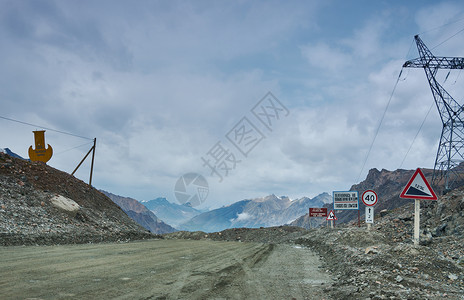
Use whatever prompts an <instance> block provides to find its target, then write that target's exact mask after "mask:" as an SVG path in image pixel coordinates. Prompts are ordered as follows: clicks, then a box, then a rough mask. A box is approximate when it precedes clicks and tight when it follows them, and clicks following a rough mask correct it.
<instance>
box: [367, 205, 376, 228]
mask: <svg viewBox="0 0 464 300" xmlns="http://www.w3.org/2000/svg"><path fill="white" fill-rule="evenodd" d="M366 223H371V224H372V223H374V207H373V206H366Z"/></svg>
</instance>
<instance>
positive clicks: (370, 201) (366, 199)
mask: <svg viewBox="0 0 464 300" xmlns="http://www.w3.org/2000/svg"><path fill="white" fill-rule="evenodd" d="M378 198H379V197H377V194H376V193H375V192H374V191H373V190H367V191H365V192H364V193H363V194H362V197H361V200H362V202H363V203H364V204H365V205H366V206H374V205H375V204H376V203H377V199H378Z"/></svg>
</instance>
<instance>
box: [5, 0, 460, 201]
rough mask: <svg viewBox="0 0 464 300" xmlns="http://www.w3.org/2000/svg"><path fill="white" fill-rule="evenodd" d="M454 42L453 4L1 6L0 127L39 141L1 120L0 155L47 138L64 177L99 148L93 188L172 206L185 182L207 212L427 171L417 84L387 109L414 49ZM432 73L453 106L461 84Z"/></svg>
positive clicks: (453, 51)
mask: <svg viewBox="0 0 464 300" xmlns="http://www.w3.org/2000/svg"><path fill="white" fill-rule="evenodd" d="M463 28H464V5H463V3H462V1H343V0H339V1H330V0H329V1H327V0H321V1H66V0H64V1H40V0H36V1H17V0H14V1H6V0H0V45H1V46H0V55H1V56H0V57H1V59H0V87H1V88H0V101H1V108H2V109H1V111H0V116H1V117H3V118H10V119H14V120H19V121H22V122H27V123H30V124H34V125H35V126H29V125H25V124H22V123H17V122H13V121H9V120H5V119H0V126H1V128H2V130H1V136H0V137H1V139H0V147H9V148H10V149H12V150H13V151H14V152H16V153H18V154H19V155H22V156H24V157H28V154H27V149H28V148H29V146H30V145H33V144H34V139H33V134H32V131H33V130H36V129H41V128H47V131H46V136H45V139H46V142H47V143H49V144H50V145H51V146H52V147H53V150H54V156H53V157H52V159H51V160H50V161H49V162H48V164H49V165H51V166H53V167H55V168H58V169H60V170H63V171H66V172H72V170H73V169H74V168H75V166H76V165H77V164H78V163H79V161H80V160H81V159H82V158H83V156H84V155H85V154H86V153H87V151H88V150H89V149H90V147H91V145H92V139H93V138H94V137H96V138H97V149H96V157H95V170H94V175H93V182H92V183H93V185H94V186H95V187H96V188H99V189H104V190H107V191H110V192H112V193H115V194H119V195H122V196H128V197H133V198H136V199H138V200H150V199H154V198H156V197H166V198H168V200H170V201H172V202H176V198H175V196H174V187H175V184H176V181H177V180H178V178H179V177H180V176H182V175H183V174H186V173H191V172H193V173H196V174H200V175H202V176H204V178H205V179H206V180H207V182H208V184H209V194H208V197H207V199H206V201H205V202H204V203H203V204H202V205H201V206H200V207H202V208H205V207H207V208H216V207H219V206H222V205H226V204H230V203H232V202H235V201H238V200H241V199H244V198H254V197H262V196H265V195H268V194H271V193H274V194H276V195H279V196H280V195H288V196H289V197H290V198H292V199H294V198H298V197H302V196H309V197H313V196H315V195H317V194H319V193H322V192H329V193H330V192H332V191H334V190H347V189H349V188H350V187H351V185H352V184H355V183H357V182H359V181H361V180H363V179H364V178H365V177H366V175H367V173H368V171H369V169H371V168H377V169H379V170H380V169H387V170H395V169H398V168H400V167H401V168H403V169H415V168H417V167H428V168H433V164H434V160H435V155H436V151H437V144H438V139H439V137H440V131H441V123H440V118H439V115H438V111H437V109H436V108H435V107H434V106H432V109H431V110H430V113H429V114H428V116H427V113H428V111H429V109H430V107H431V105H434V102H433V98H432V94H431V92H430V88H429V87H428V83H427V80H426V78H425V74H424V72H423V70H420V69H404V70H403V72H402V75H401V77H400V80H399V81H398V84H397V87H396V90H395V91H394V93H393V97H392V98H391V99H390V96H391V95H392V91H393V88H394V86H395V84H396V82H397V79H398V75H399V73H400V71H401V69H402V65H403V63H404V62H405V61H406V60H408V59H412V58H415V57H417V56H418V54H417V48H416V46H415V44H414V42H413V37H414V35H415V34H420V37H421V38H422V39H423V41H424V42H425V44H426V45H428V46H429V49H431V50H432V52H433V53H434V54H436V55H438V56H464V32H460V33H458V32H459V31H460V30H462V29H463ZM456 33H458V34H457V35H455V34H456ZM442 72H443V73H439V76H441V77H440V80H441V81H440V82H441V83H443V85H444V86H445V88H446V89H447V90H448V91H449V92H450V94H451V95H452V96H454V98H455V99H456V100H458V101H461V100H463V95H464V89H463V84H462V83H463V82H464V81H463V80H464V74H461V73H460V72H459V71H452V72H451V73H450V75H448V71H442ZM447 76H448V78H447V79H446V80H445V78H446V77H447ZM268 92H271V93H272V95H273V96H274V97H272V96H271V95H270V94H268ZM266 95H268V97H265V96H266ZM263 97H265V98H263ZM387 105H388V109H387V110H386V107H387ZM384 113H385V115H384ZM382 116H384V117H383V118H382ZM426 116H427V118H425V117H426ZM424 119H425V122H424V124H423V126H422V129H421V131H420V132H419V134H417V133H418V130H419V127H420V126H421V124H422V122H423V121H424ZM381 120H382V123H381V126H380V127H379V124H380V122H381ZM262 121H264V122H262ZM266 122H267V123H266ZM51 129H54V130H58V131H62V132H66V133H72V134H74V135H77V136H81V137H77V136H72V135H67V134H63V133H60V132H56V131H53V130H51ZM377 130H378V135H377V136H376V132H377ZM416 135H417V137H416ZM374 136H376V139H375V141H374V143H373V144H372V142H373V140H374ZM82 137H86V138H88V139H85V138H82ZM415 137H416V138H415ZM413 141H414V143H412V142H413ZM371 145H372V149H371V151H369V149H370V147H371ZM240 147H242V149H241V150H242V151H240V150H239V148H240ZM243 147H244V148H243ZM410 147H411V148H410ZM409 148H410V151H409V152H408V149H409ZM368 153H369V155H368ZM406 154H407V155H406ZM205 161H208V162H209V165H208V164H206V163H205ZM89 169H90V161H89V160H87V161H86V162H85V163H84V164H83V165H82V167H81V168H80V170H79V171H78V172H77V173H76V176H77V177H78V178H80V179H82V180H84V181H88V177H89ZM213 170H215V171H216V172H213ZM221 180H222V181H221Z"/></svg>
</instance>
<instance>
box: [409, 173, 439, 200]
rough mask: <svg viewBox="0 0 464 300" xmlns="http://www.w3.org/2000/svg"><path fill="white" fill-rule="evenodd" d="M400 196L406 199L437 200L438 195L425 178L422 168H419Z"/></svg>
mask: <svg viewBox="0 0 464 300" xmlns="http://www.w3.org/2000/svg"><path fill="white" fill-rule="evenodd" d="M400 198H405V199H422V200H437V199H438V198H437V195H436V194H435V192H434V191H433V190H432V187H431V186H430V184H429V183H428V181H427V179H425V176H424V174H423V173H422V171H421V169H419V168H417V170H416V172H415V173H414V175H412V177H411V179H410V180H409V182H408V184H407V185H406V187H405V188H404V190H403V192H402V193H401V195H400Z"/></svg>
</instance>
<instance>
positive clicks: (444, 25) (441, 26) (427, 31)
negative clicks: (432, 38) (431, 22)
mask: <svg viewBox="0 0 464 300" xmlns="http://www.w3.org/2000/svg"><path fill="white" fill-rule="evenodd" d="M463 20H464V18H460V19H457V20H456V21H452V22H449V23H446V24H443V25H440V26H437V27H434V28H432V29H429V30H426V31H422V32H421V33H419V35H423V34H424V33H429V32H431V31H435V30H437V29H440V28H443V27H446V26H449V25H451V24H454V23H458V22H461V21H463Z"/></svg>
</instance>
